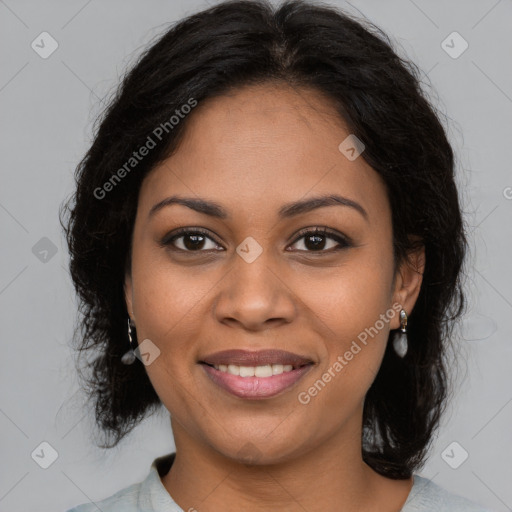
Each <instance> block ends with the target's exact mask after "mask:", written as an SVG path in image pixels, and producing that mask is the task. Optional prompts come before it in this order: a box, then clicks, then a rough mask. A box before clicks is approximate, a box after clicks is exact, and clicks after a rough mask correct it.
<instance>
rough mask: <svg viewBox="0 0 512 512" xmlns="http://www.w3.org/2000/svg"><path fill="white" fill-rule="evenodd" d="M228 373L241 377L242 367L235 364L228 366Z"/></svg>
mask: <svg viewBox="0 0 512 512" xmlns="http://www.w3.org/2000/svg"><path fill="white" fill-rule="evenodd" d="M216 368H217V370H220V368H219V367H216ZM228 373H231V374H232V375H240V366H236V365H234V364H228Z"/></svg>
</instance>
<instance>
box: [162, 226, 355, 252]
mask: <svg viewBox="0 0 512 512" xmlns="http://www.w3.org/2000/svg"><path fill="white" fill-rule="evenodd" d="M171 235H172V236H171ZM184 235H203V236H205V237H206V238H209V239H210V240H212V241H213V242H215V243H216V244H217V245H220V243H219V242H217V240H215V239H214V238H212V236H211V235H210V232H209V231H208V230H206V229H203V228H179V229H178V230H177V231H175V232H174V233H172V234H167V235H165V236H164V238H163V239H162V240H161V241H160V245H161V246H162V247H166V248H169V247H170V248H171V250H173V251H180V252H184V253H195V252H197V253H201V252H210V251H212V250H216V249H207V250H202V249H198V250H197V251H192V250H187V249H180V248H178V247H175V246H174V245H173V243H174V241H175V240H177V239H178V238H181V237H183V236H184ZM308 235H309V236H320V237H325V238H330V239H332V240H334V241H336V242H337V243H338V244H339V247H335V248H331V249H328V250H323V249H321V250H318V251H308V250H299V252H307V253H311V254H315V253H332V252H337V251H339V250H342V249H347V248H348V247H352V246H353V243H352V241H351V240H350V239H349V238H348V237H347V236H345V235H341V234H339V233H337V232H336V231H333V230H331V229H329V228H327V227H323V226H322V227H316V228H314V229H311V228H304V229H302V230H301V231H299V233H297V236H296V237H295V239H294V241H293V242H292V243H291V245H294V244H296V243H297V242H298V241H299V240H301V239H302V238H305V237H306V236H308Z"/></svg>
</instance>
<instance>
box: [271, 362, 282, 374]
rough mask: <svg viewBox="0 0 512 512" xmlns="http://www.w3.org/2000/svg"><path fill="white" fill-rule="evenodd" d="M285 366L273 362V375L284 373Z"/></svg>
mask: <svg viewBox="0 0 512 512" xmlns="http://www.w3.org/2000/svg"><path fill="white" fill-rule="evenodd" d="M283 371H284V366H283V365H282V364H273V365H272V375H279V374H280V373H283Z"/></svg>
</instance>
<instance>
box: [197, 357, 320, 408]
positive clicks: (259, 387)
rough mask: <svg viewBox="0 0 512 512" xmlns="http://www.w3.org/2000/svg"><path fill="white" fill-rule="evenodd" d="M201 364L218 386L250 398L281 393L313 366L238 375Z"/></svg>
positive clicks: (236, 394) (256, 398)
mask: <svg viewBox="0 0 512 512" xmlns="http://www.w3.org/2000/svg"><path fill="white" fill-rule="evenodd" d="M201 366H202V367H203V368H204V371H205V372H206V375H207V376H208V377H209V378H210V379H211V380H212V381H213V382H214V383H215V384H217V385H218V386H219V387H221V388H222V389H224V390H226V391H229V392H230V393H231V394H233V395H235V396H237V397H239V398H246V399H250V400H261V399H264V398H270V397H273V396H275V395H277V394H279V393H281V392H282V391H284V390H285V389H288V388H290V387H291V386H293V385H294V384H295V383H296V382H298V381H299V380H300V379H301V378H302V377H303V376H304V375H305V374H306V373H307V372H308V371H309V370H310V369H311V368H312V367H313V365H312V364H308V365H306V366H302V367H300V368H297V369H295V370H291V371H289V372H283V373H281V374H279V375H272V377H240V376H239V375H232V374H231V373H226V372H221V371H220V370H216V369H215V368H213V367H212V366H208V365H207V364H201Z"/></svg>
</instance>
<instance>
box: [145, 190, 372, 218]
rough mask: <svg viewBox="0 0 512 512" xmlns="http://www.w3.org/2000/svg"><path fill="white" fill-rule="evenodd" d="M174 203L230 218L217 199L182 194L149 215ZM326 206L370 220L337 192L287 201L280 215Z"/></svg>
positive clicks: (154, 209) (213, 215) (364, 211)
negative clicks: (353, 212)
mask: <svg viewBox="0 0 512 512" xmlns="http://www.w3.org/2000/svg"><path fill="white" fill-rule="evenodd" d="M173 204H181V205H183V206H186V207H187V208H190V209H192V210H195V211H196V212H199V213H204V214H205V215H210V216H211V217H216V218H218V219H227V218H230V215H229V214H228V212H227V211H226V210H225V209H224V208H223V207H222V206H221V205H220V204H218V203H216V202H215V201H210V200H207V199H200V198H194V197H180V196H170V197H166V198H165V199H163V200H162V201H160V202H159V203H156V204H155V205H154V206H153V207H152V208H151V210H150V211H149V215H148V216H149V217H151V216H153V215H154V214H155V213H156V212H157V211H159V210H161V209H162V208H165V207H166V206H170V205H173ZM326 206H348V207H350V208H353V209H355V210H356V211H358V212H359V213H360V214H361V215H362V216H363V217H364V218H365V220H366V221H368V220H369V219H368V213H367V211H366V210H365V209H364V208H363V207H362V206H361V205H360V204H359V203H357V202H356V201H353V200H352V199H349V198H348V197H343V196H340V195H337V194H330V195H327V196H318V197H312V198H309V199H304V200H302V201H295V202H293V203H287V204H285V205H283V206H282V207H281V208H280V209H279V211H278V215H279V217H280V218H281V219H286V218H290V217H294V216H296V215H300V214H302V213H307V212H310V211H312V210H316V209H317V208H323V207H326Z"/></svg>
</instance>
